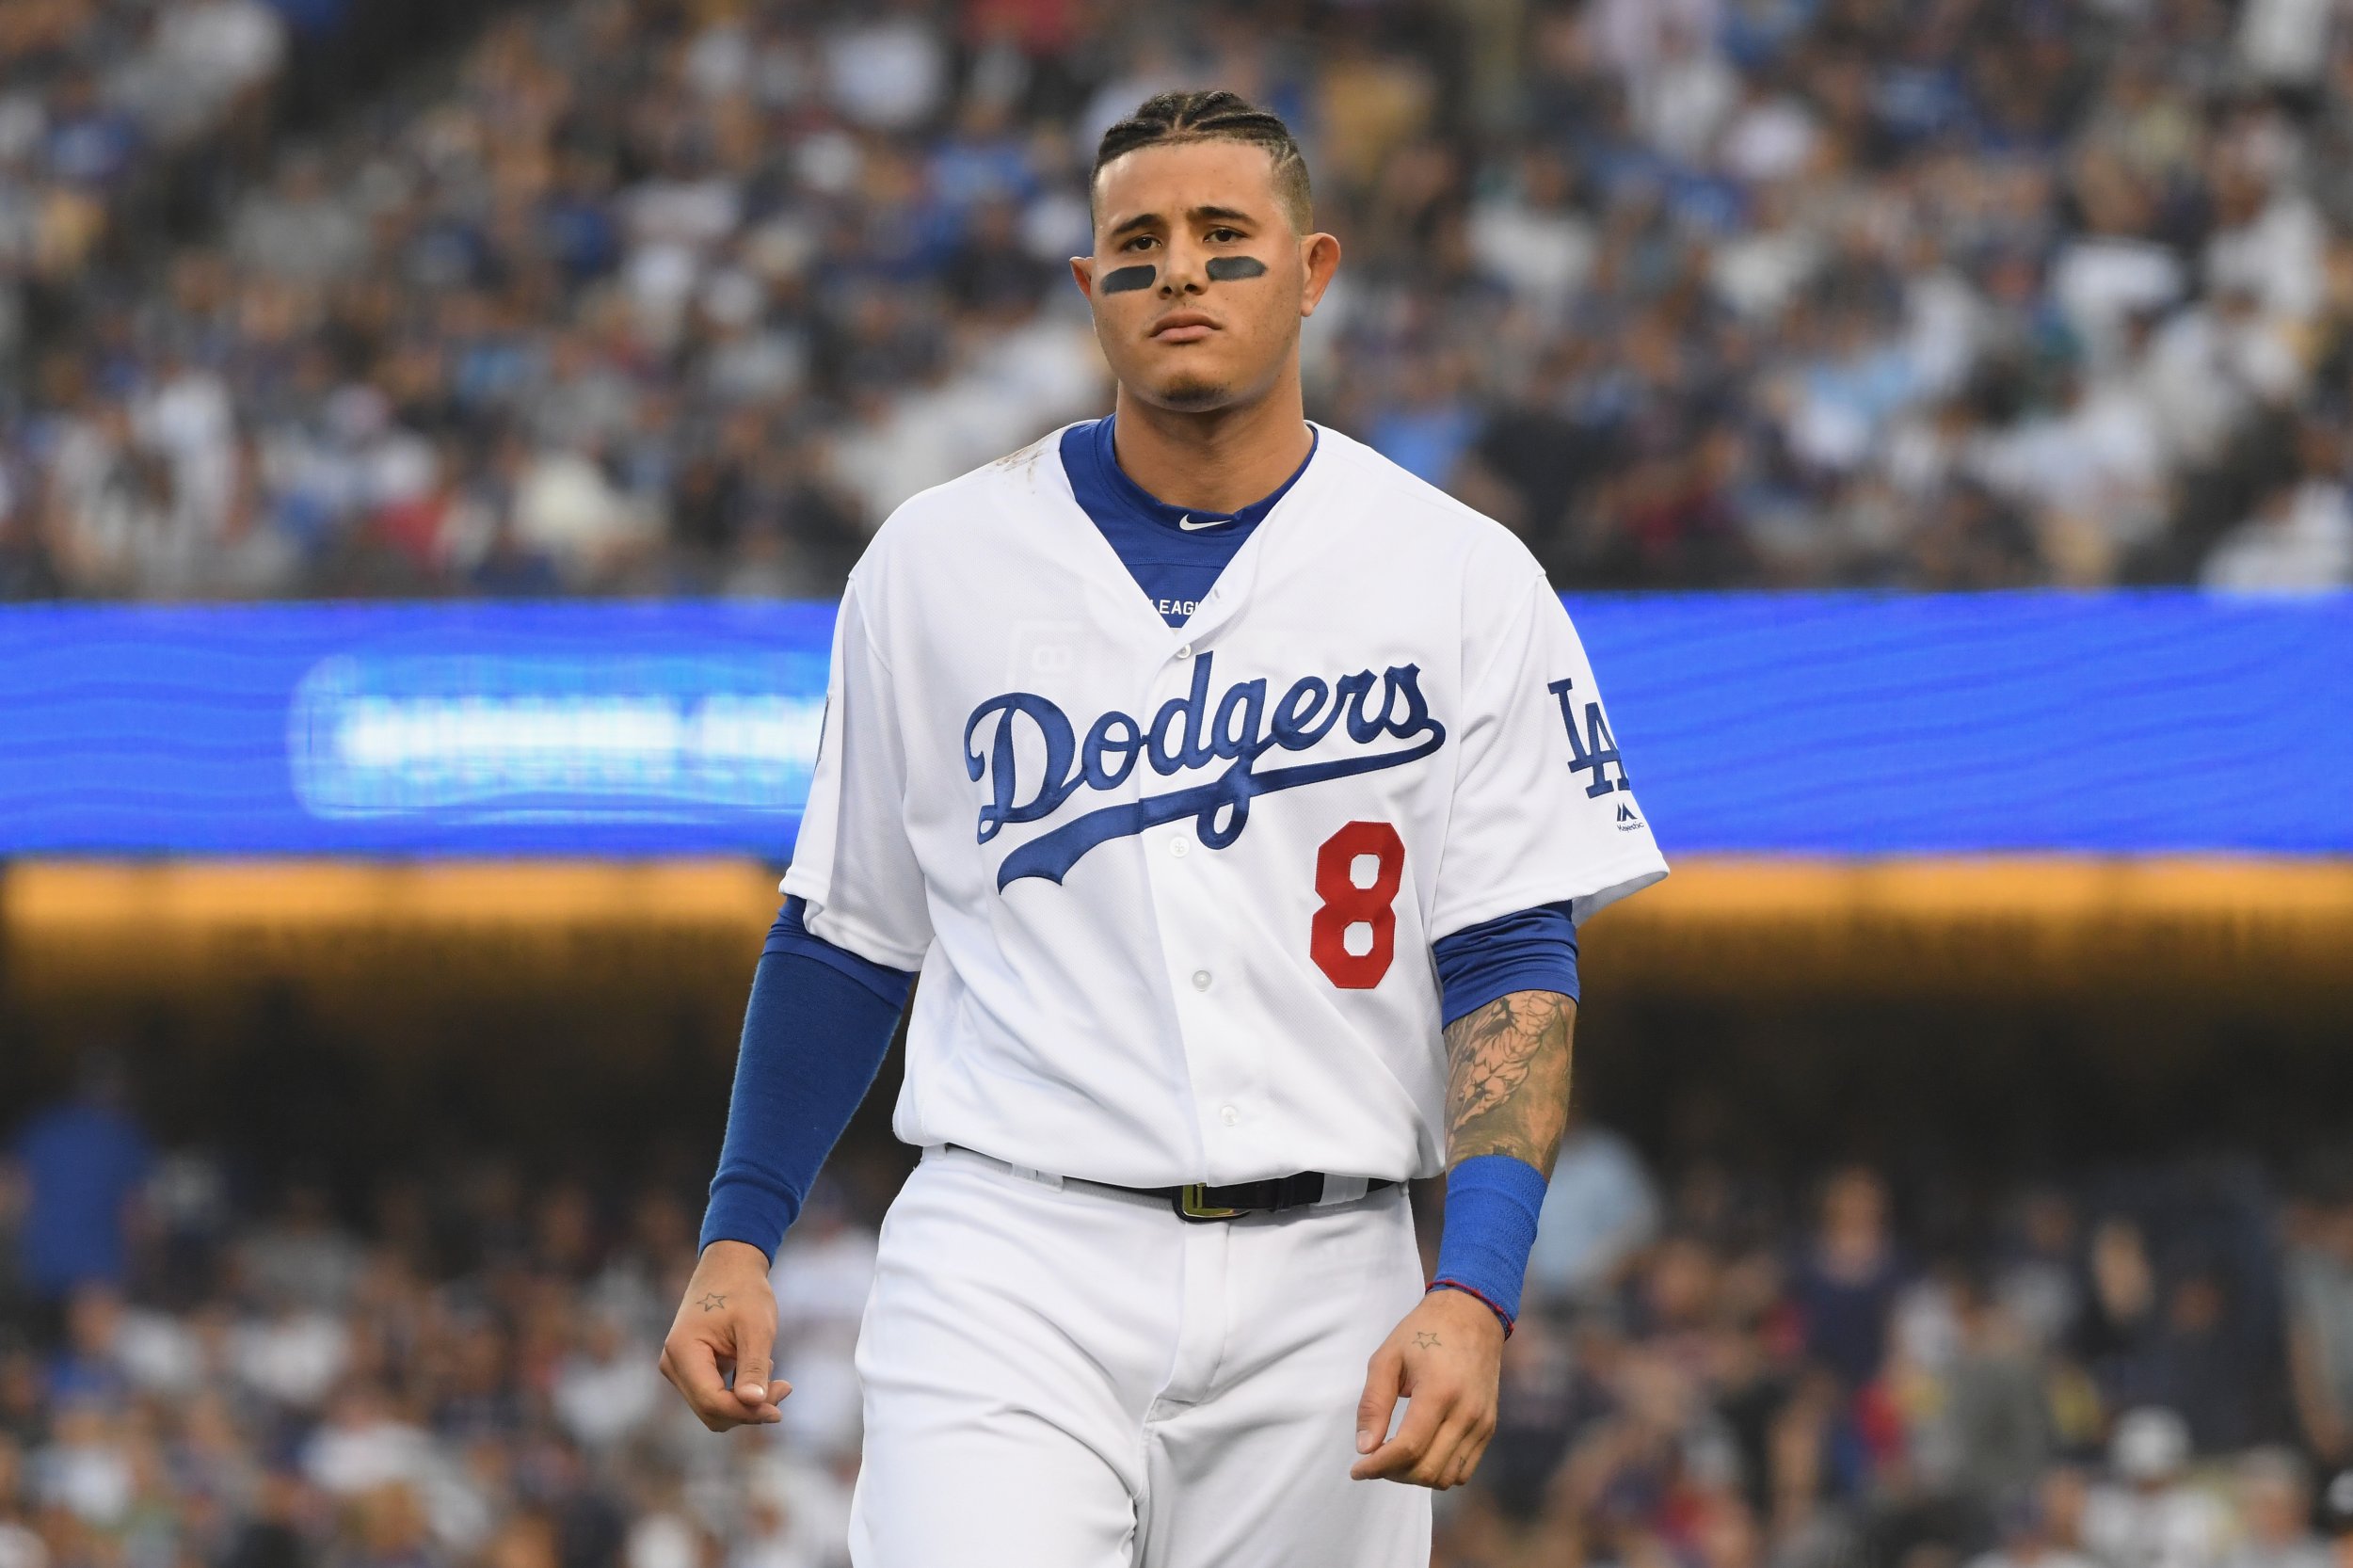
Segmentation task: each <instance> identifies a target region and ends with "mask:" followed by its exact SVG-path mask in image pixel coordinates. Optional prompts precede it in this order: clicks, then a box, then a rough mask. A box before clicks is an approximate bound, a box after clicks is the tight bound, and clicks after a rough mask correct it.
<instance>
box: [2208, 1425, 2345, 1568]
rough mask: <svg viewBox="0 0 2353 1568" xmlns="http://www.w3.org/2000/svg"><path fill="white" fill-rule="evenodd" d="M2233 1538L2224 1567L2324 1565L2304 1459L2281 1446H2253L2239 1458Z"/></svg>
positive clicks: (2325, 1552) (2326, 1561)
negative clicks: (2236, 1533) (2236, 1525)
mask: <svg viewBox="0 0 2353 1568" xmlns="http://www.w3.org/2000/svg"><path fill="white" fill-rule="evenodd" d="M2236 1492H2237V1496H2236V1497H2235V1499H2234V1501H2235V1502H2236V1504H2237V1508H2238V1522H2239V1540H2238V1544H2236V1545H2235V1546H2233V1547H2232V1548H2231V1551H2230V1553H2229V1554H2228V1556H2226V1557H2225V1558H2224V1559H2223V1561H2224V1564H2225V1568H2329V1548H2328V1547H2326V1546H2324V1545H2322V1544H2321V1542H2320V1538H2319V1537H2318V1536H2316V1535H2314V1534H2313V1495H2312V1484H2311V1482H2310V1481H2309V1480H2307V1479H2306V1474H2305V1469H2304V1463H2303V1461H2302V1460H2300V1459H2298V1458H2297V1456H2296V1454H2295V1453H2293V1452H2292V1451H2290V1450H2287V1449H2284V1448H2258V1449H2256V1450H2254V1451H2253V1452H2251V1453H2249V1454H2248V1455H2247V1456H2246V1457H2245V1458H2243V1459H2241V1460H2240V1461H2239V1465H2238V1476H2237V1486H2236Z"/></svg>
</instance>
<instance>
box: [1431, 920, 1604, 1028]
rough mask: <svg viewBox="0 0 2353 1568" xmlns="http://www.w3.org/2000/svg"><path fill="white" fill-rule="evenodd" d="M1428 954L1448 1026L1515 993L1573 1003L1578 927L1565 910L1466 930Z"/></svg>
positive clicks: (1440, 1009)
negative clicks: (1550, 994)
mask: <svg viewBox="0 0 2353 1568" xmlns="http://www.w3.org/2000/svg"><path fill="white" fill-rule="evenodd" d="M1430 951H1431V953H1432V955H1433V957H1435V958H1436V959H1437V961H1438V994H1439V1006H1438V1012H1439V1016H1441V1018H1442V1019H1443V1020H1444V1021H1445V1022H1447V1023H1452V1022H1453V1021H1454V1020H1455V1019H1457V1018H1459V1017H1461V1016H1463V1015H1464V1014H1465V1013H1470V1012H1475V1011H1477V1010H1478V1009H1480V1008H1481V1007H1484V1006H1486V1005H1487V1004H1488V1003H1489V1002H1491V1001H1493V1000H1496V999H1497V997H1508V996H1510V995H1511V994H1512V993H1513V992H1514V991H1557V992H1559V993H1560V994H1561V995H1562V996H1564V997H1567V998H1568V999H1569V1000H1572V1001H1574V1000H1577V922H1576V921H1575V920H1571V919H1570V918H1569V906H1568V905H1567V904H1539V905H1538V906H1537V907H1535V908H1533V909H1522V910H1520V911H1519V912H1518V913H1516V914H1512V915H1502V916H1498V917H1497V918H1496V919H1495V920H1483V921H1481V923H1479V924H1478V925H1473V926H1465V927H1464V928H1463V929H1462V930H1460V931H1458V932H1456V933H1454V935H1452V936H1441V937H1439V938H1438V939H1437V941H1435V942H1433V943H1432V944H1431V949H1430Z"/></svg>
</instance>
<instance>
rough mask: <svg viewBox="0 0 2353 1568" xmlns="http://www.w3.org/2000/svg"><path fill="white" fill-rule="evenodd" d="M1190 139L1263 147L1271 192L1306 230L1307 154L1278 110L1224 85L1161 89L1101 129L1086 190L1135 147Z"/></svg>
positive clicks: (1310, 206) (1310, 204)
mask: <svg viewBox="0 0 2353 1568" xmlns="http://www.w3.org/2000/svg"><path fill="white" fill-rule="evenodd" d="M1189 141H1239V142H1242V143H1244V144H1246V145H1248V146H1251V147H1260V148H1264V149H1265V150H1266V154H1267V156H1268V157H1269V158H1271V159H1273V162H1274V195H1275V199H1276V200H1278V201H1280V202H1281V203H1282V204H1283V214H1284V216H1286V217H1288V218H1289V219H1290V222H1291V227H1292V229H1294V230H1295V231H1297V232H1300V233H1302V234H1304V233H1305V232H1307V230H1308V227H1309V225H1310V224H1311V223H1312V222H1313V220H1314V213H1315V203H1314V200H1313V197H1312V195H1311V194H1310V192H1309V191H1308V188H1307V160H1306V159H1305V157H1304V156H1302V155H1301V153H1300V151H1299V142H1298V140H1297V139H1296V138H1295V137H1293V136H1291V130H1290V127H1289V126H1288V125H1286V124H1284V123H1283V120H1282V118H1281V117H1280V116H1279V115H1275V114H1272V113H1270V112H1268V111H1267V110H1265V109H1262V108H1259V107H1258V106H1257V104H1253V103H1251V102H1250V101H1249V100H1248V99H1246V98H1244V97H1242V96H1241V94H1240V93H1236V92H1227V91H1225V89H1224V88H1212V89H1208V90H1204V91H1197V92H1160V93H1155V94H1153V95H1152V96H1151V97H1149V98H1147V99H1145V100H1144V102H1143V103H1142V104H1139V105H1138V106H1137V108H1136V112H1135V113H1134V114H1131V115H1129V116H1128V118H1127V119H1125V120H1121V121H1119V123H1117V124H1116V125H1113V126H1112V128H1111V129H1110V130H1108V131H1106V132H1104V133H1103V140H1102V142H1101V143H1100V144H1099V145H1098V146H1097V147H1096V150H1095V168H1094V171H1093V173H1092V174H1090V175H1089V176H1088V178H1087V189H1088V191H1089V193H1090V194H1092V192H1093V191H1094V188H1095V177H1096V175H1100V174H1101V173H1102V172H1103V169H1104V167H1105V166H1106V165H1108V164H1110V163H1111V162H1112V160H1113V159H1115V158H1119V157H1123V156H1125V155H1126V154H1128V153H1129V152H1134V151H1135V150H1136V149H1137V148H1139V147H1160V146H1169V145H1174V144H1177V143H1181V142H1189Z"/></svg>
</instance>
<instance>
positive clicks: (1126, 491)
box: [1062, 414, 1323, 538]
mask: <svg viewBox="0 0 2353 1568" xmlns="http://www.w3.org/2000/svg"><path fill="white" fill-rule="evenodd" d="M1117 418H1118V416H1117V415H1115V414H1106V415H1105V416H1104V417H1103V418H1101V419H1098V420H1096V422H1095V423H1094V424H1082V425H1080V426H1079V427H1078V428H1077V429H1075V430H1072V431H1071V432H1070V433H1069V435H1068V436H1065V437H1064V440H1063V443H1062V460H1063V469H1064V472H1066V473H1068V474H1069V476H1070V489H1071V493H1072V494H1073V495H1074V496H1076V497H1077V498H1078V502H1079V504H1080V507H1082V508H1084V510H1085V511H1086V513H1087V515H1088V516H1089V517H1092V518H1094V519H1096V521H1097V522H1098V523H1099V522H1100V521H1102V520H1104V519H1105V518H1107V517H1112V516H1116V515H1120V514H1125V515H1127V516H1128V517H1132V518H1140V519H1142V520H1145V521H1149V522H1153V523H1156V524H1158V525H1159V526H1160V527H1162V528H1165V529H1167V530H1168V531H1169V532H1170V533H1172V534H1179V535H1184V536H1208V537H1211V538H1217V537H1227V538H1230V537H1232V536H1235V535H1241V534H1247V533H1249V532H1250V531H1251V530H1252V529H1253V528H1256V527H1257V525H1258V524H1259V523H1260V522H1261V521H1263V520H1265V518H1266V515H1267V514H1268V513H1269V512H1272V511H1273V510H1274V504H1275V503H1276V502H1278V501H1281V500H1282V499H1283V498H1284V497H1285V496H1287V495H1289V493H1290V488H1291V487H1292V486H1293V485H1296V484H1298V483H1299V477H1300V475H1301V474H1304V473H1305V472H1307V465H1308V464H1309V463H1312V462H1314V461H1315V460H1316V448H1317V447H1318V446H1319V445H1320V444H1321V441H1322V439H1323V438H1322V433H1321V431H1318V430H1317V429H1316V427H1315V426H1314V425H1312V424H1311V425H1309V426H1308V427H1307V435H1308V440H1307V456H1305V458H1303V459H1301V461H1300V464H1299V467H1297V468H1296V469H1294V470H1292V471H1291V476H1290V477H1289V479H1286V480H1284V481H1283V482H1282V483H1281V484H1280V485H1277V486H1276V487H1275V488H1274V489H1273V492H1272V493H1270V494H1269V495H1267V496H1265V497H1264V498H1263V499H1261V500H1258V501H1254V502H1252V503H1251V504H1249V505H1247V506H1244V507H1243V508H1242V509H1241V511H1239V512H1205V511H1203V510H1201V509H1200V508H1199V507H1186V506H1171V505H1170V504H1168V503H1167V502H1165V501H1162V500H1161V499H1160V497H1159V496H1156V495H1154V494H1153V493H1152V492H1151V491H1149V490H1147V489H1145V488H1144V487H1143V486H1142V485H1139V484H1137V483H1136V482H1135V481H1134V480H1132V479H1130V478H1128V472H1127V471H1126V470H1125V469H1123V468H1121V467H1120V466H1119V451H1118V448H1117V447H1116V446H1115V445H1114V444H1113V434H1114V432H1113V428H1112V426H1113V424H1115V422H1116V421H1117ZM1071 437H1077V438H1079V439H1077V440H1072V439H1070V438H1071ZM1205 524H1206V525H1207V526H1204V525H1205ZM1227 524H1231V525H1233V526H1232V527H1231V528H1230V529H1229V528H1228V527H1227V526H1225V525H1227Z"/></svg>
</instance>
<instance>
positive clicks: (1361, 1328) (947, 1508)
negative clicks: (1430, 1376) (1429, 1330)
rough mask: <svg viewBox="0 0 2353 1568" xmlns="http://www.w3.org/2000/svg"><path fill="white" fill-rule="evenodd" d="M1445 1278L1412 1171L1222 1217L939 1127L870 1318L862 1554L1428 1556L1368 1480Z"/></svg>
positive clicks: (879, 1564)
mask: <svg viewBox="0 0 2353 1568" xmlns="http://www.w3.org/2000/svg"><path fill="white" fill-rule="evenodd" d="M1421 1288H1422V1279H1421V1265H1420V1260H1419V1257H1418V1256H1417V1253H1416V1251H1415V1248H1414V1225H1413V1217H1412V1213H1411V1210H1410V1208H1409V1206H1408V1204H1407V1202H1406V1198H1405V1193H1404V1192H1403V1191H1402V1190H1401V1189H1399V1188H1391V1189H1389V1190H1388V1191H1386V1192H1377V1193H1374V1194H1373V1195H1371V1196H1370V1197H1367V1198H1363V1199H1359V1200H1358V1201H1356V1202H1354V1203H1347V1204H1337V1205H1333V1206H1329V1207H1325V1208H1312V1209H1302V1210H1294V1211H1290V1212H1287V1213H1285V1214H1282V1215H1280V1216H1275V1215H1256V1216H1251V1217H1248V1218H1243V1219H1238V1220H1228V1221H1222V1222H1217V1223H1212V1224H1192V1223H1188V1222H1186V1221H1183V1220H1180V1219H1178V1218H1177V1216H1176V1215H1175V1214H1174V1213H1172V1212H1171V1211H1170V1209H1169V1207H1168V1205H1167V1204H1166V1203H1164V1202H1161V1201H1159V1200H1156V1199H1149V1198H1144V1197H1142V1196H1138V1195H1131V1194H1125V1193H1119V1192H1106V1191H1105V1190H1103V1189H1101V1188H1092V1187H1085V1186H1081V1185H1079V1184H1076V1183H1074V1184H1071V1185H1069V1186H1067V1187H1064V1186H1061V1185H1058V1184H1056V1183H1055V1182H1054V1181H1053V1179H1052V1178H1050V1177H1037V1176H1028V1175H1018V1174H1016V1173H1014V1172H1012V1171H1009V1170H1008V1169H1007V1168H1006V1167H1004V1166H1003V1165H1001V1164H1000V1163H998V1162H997V1161H995V1160H988V1159H985V1158H984V1157H982V1156H980V1155H975V1154H968V1153H965V1152H964V1151H962V1150H957V1149H938V1148H935V1149H927V1150H926V1151H925V1152H924V1156H923V1160H922V1163H921V1164H920V1165H919V1166H918V1167H917V1168H916V1171H915V1174H914V1175H913V1176H910V1177H909V1178H908V1180H907V1184H906V1186H905V1188H904V1190H903V1191H902V1192H900V1194H899V1197H898V1200H897V1201H896V1202H894V1203H893V1204H892V1205H891V1207H890V1213H889V1216H888V1218H887V1219H886V1220H885V1221H884V1223H883V1230H882V1250H881V1256H880V1258H879V1259H878V1262H877V1267H876V1271H875V1276H874V1290H873V1295H872V1297H871V1298H870V1299H869V1301H868V1303H867V1307H866V1318H865V1321H864V1324H863V1326H862V1328H861V1329H860V1332H859V1335H858V1345H857V1369H858V1375H859V1379H860V1381H861V1382H862V1383H863V1384H864V1386H865V1400H866V1455H865V1463H864V1465H863V1467H862V1468H861V1469H860V1471H859V1473H858V1481H857V1492H856V1499H855V1501H854V1502H853V1504H852V1511H851V1522H850V1558H851V1560H852V1561H853V1562H854V1563H856V1565H857V1568H1427V1565H1428V1563H1429V1561H1430V1494H1429V1493H1428V1492H1427V1491H1425V1490H1423V1489H1421V1488H1419V1487H1412V1486H1405V1485H1401V1484H1400V1483H1398V1482H1395V1481H1385V1480H1373V1481H1359V1480H1350V1479H1349V1475H1348V1469H1349V1466H1350V1465H1351V1464H1353V1463H1354V1462H1355V1460H1356V1400H1357V1398H1358V1397H1359V1395H1361V1394H1362V1393H1363V1391H1364V1379H1365V1363H1366V1361H1367V1360H1368V1359H1369V1357H1370V1356H1371V1354H1372V1352H1373V1351H1374V1350H1375V1349H1377V1348H1378V1347H1379V1345H1380V1343H1381V1341H1382V1340H1383V1339H1384V1338H1385V1337H1386V1336H1387V1335H1388V1332H1389V1330H1390V1329H1392V1328H1393V1327H1395V1326H1396V1324H1397V1321H1398V1320H1399V1319H1401V1318H1402V1317H1403V1316H1404V1315H1405V1314H1406V1313H1407V1312H1408V1311H1410V1310H1412V1308H1413V1305H1414V1304H1415V1302H1416V1301H1417V1299H1418V1298H1419V1296H1420V1293H1421Z"/></svg>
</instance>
